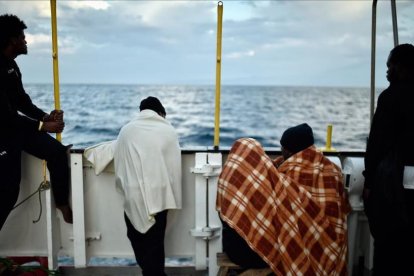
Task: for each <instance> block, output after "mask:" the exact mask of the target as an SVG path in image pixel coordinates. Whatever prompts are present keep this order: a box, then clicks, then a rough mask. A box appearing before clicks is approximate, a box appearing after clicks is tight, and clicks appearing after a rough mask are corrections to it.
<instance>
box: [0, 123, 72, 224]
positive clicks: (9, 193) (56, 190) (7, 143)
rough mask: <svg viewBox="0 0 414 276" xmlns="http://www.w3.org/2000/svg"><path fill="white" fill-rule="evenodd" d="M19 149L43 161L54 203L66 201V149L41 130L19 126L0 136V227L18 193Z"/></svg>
mask: <svg viewBox="0 0 414 276" xmlns="http://www.w3.org/2000/svg"><path fill="white" fill-rule="evenodd" d="M22 150H23V151H25V152H27V153H29V154H31V155H34V156H36V157H38V158H40V159H44V160H46V161H47V167H48V169H49V172H50V181H51V184H52V191H53V195H54V199H55V203H56V205H57V206H62V205H67V204H69V164H68V154H67V148H66V147H65V146H63V145H62V144H61V143H60V142H59V141H57V140H56V139H54V138H53V137H51V136H50V135H49V134H47V133H45V132H40V131H37V130H31V129H30V128H22V129H20V133H19V135H17V136H16V137H14V139H11V138H1V139H0V230H1V228H2V227H3V224H4V222H5V221H6V219H7V217H8V215H9V214H10V212H11V211H12V209H13V206H14V205H15V204H16V201H17V198H18V196H19V191H20V179H21V152H22ZM36 181H37V182H39V183H35V184H40V181H41V180H40V179H39V180H36ZM20 208H22V207H20ZM23 208H24V207H23Z"/></svg>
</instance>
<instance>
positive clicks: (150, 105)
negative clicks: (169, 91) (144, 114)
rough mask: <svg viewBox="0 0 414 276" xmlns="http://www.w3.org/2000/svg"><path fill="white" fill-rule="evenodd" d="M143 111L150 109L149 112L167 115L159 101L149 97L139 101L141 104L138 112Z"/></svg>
mask: <svg viewBox="0 0 414 276" xmlns="http://www.w3.org/2000/svg"><path fill="white" fill-rule="evenodd" d="M144 109H151V110H153V111H155V112H157V113H158V114H162V115H167V113H166V112H165V109H164V107H163V106H162V104H161V102H160V100H158V99H157V98H155V97H151V96H149V97H148V98H146V99H143V100H142V101H141V104H140V105H139V111H142V110H144Z"/></svg>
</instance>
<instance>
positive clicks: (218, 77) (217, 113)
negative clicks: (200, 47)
mask: <svg viewBox="0 0 414 276" xmlns="http://www.w3.org/2000/svg"><path fill="white" fill-rule="evenodd" d="M222 26H223V2H221V1H219V2H218V4H217V57H216V105H215V107H216V108H215V116H214V149H218V148H219V143H220V89H221V38H222Z"/></svg>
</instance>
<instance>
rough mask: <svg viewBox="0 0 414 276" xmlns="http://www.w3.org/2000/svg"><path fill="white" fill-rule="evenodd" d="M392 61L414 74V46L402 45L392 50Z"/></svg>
mask: <svg viewBox="0 0 414 276" xmlns="http://www.w3.org/2000/svg"><path fill="white" fill-rule="evenodd" d="M390 54H391V61H392V62H394V63H396V64H400V65H402V66H403V67H404V68H406V69H408V70H409V71H410V72H412V73H414V46H413V45H412V44H408V43H405V44H400V45H397V46H395V48H394V49H392V50H391V52H390Z"/></svg>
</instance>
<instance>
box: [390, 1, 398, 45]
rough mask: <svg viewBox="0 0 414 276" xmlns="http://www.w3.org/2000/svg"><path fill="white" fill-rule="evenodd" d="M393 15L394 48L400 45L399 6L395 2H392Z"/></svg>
mask: <svg viewBox="0 0 414 276" xmlns="http://www.w3.org/2000/svg"><path fill="white" fill-rule="evenodd" d="M391 15H392V32H393V35H394V47H395V46H397V45H398V44H399V43H398V24H397V5H396V4H395V0H391Z"/></svg>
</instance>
